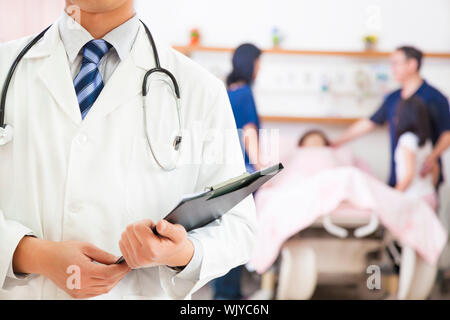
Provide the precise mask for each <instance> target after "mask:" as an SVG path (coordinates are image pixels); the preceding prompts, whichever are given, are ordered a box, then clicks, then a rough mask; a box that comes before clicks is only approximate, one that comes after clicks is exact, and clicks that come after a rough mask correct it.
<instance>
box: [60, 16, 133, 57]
mask: <svg viewBox="0 0 450 320" xmlns="http://www.w3.org/2000/svg"><path fill="white" fill-rule="evenodd" d="M139 27H140V23H139V19H138V18H137V16H136V15H135V16H134V17H133V18H131V19H129V20H128V21H126V22H125V23H123V24H121V25H120V26H118V27H117V28H115V29H114V30H112V31H110V32H109V33H108V34H106V35H105V36H104V37H103V39H104V40H105V41H108V42H109V43H110V44H111V45H112V46H113V47H114V49H115V50H116V52H117V55H118V56H119V58H120V60H121V61H123V60H125V59H126V58H127V57H128V55H129V54H130V52H131V48H132V47H133V44H134V41H135V40H136V36H137V33H138V30H139ZM59 33H60V36H61V40H62V42H63V44H64V47H65V49H66V52H67V56H68V57H69V61H70V63H73V62H74V61H75V58H76V57H77V56H78V54H79V53H80V51H81V49H82V48H83V47H84V45H85V44H86V43H88V42H89V41H91V40H93V39H94V38H93V37H92V35H91V34H90V33H89V32H88V31H87V30H86V29H85V28H83V27H82V26H81V25H80V24H79V23H78V22H76V21H75V20H74V19H72V18H71V17H70V16H69V15H68V14H67V13H66V12H64V14H63V18H62V19H61V20H60V22H59Z"/></svg>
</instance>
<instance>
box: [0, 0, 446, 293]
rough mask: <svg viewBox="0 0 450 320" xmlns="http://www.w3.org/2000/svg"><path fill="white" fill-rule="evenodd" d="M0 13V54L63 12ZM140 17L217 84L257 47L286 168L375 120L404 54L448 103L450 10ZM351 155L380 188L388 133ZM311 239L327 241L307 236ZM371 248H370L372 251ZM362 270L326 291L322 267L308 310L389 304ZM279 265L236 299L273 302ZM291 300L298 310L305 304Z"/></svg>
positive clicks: (36, 7)
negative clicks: (346, 303) (303, 153)
mask: <svg viewBox="0 0 450 320" xmlns="http://www.w3.org/2000/svg"><path fill="white" fill-rule="evenodd" d="M0 8H1V10H0V42H5V41H9V40H13V39H16V38H19V37H22V36H25V35H30V34H33V33H37V32H38V31H40V30H41V29H43V28H44V27H45V26H47V25H48V24H50V23H52V22H53V21H55V20H56V19H57V18H58V17H59V16H60V15H61V13H62V10H63V8H64V1H63V0H14V1H10V0H0ZM136 11H137V13H138V15H139V17H140V18H141V19H143V20H144V21H145V22H147V23H148V24H149V25H150V26H151V28H152V31H153V32H154V33H155V34H156V36H157V38H158V39H159V40H162V41H164V42H167V44H169V45H171V46H174V48H175V49H176V50H179V51H180V52H182V53H183V54H186V55H188V56H189V57H190V58H192V59H193V60H195V61H196V62H198V63H199V64H200V65H202V66H204V67H205V68H207V69H208V70H209V71H211V72H212V73H213V74H215V75H216V76H217V77H219V78H221V79H223V80H224V81H225V79H226V77H227V75H228V74H229V73H230V71H231V67H232V66H231V61H232V55H233V52H234V49H235V48H236V47H237V46H239V45H240V44H242V43H253V44H255V45H256V46H258V47H259V48H261V49H262V50H263V54H262V56H261V66H260V72H259V75H258V78H257V79H256V81H255V82H254V84H253V87H252V89H253V93H254V97H255V102H256V106H257V110H258V114H259V117H260V121H261V127H262V128H265V129H275V130H277V132H278V134H279V141H280V143H279V150H277V152H278V157H279V159H282V160H283V159H287V158H288V157H289V155H290V152H291V151H292V150H293V149H295V148H296V145H297V143H298V139H299V137H300V136H301V135H302V134H303V133H304V132H306V131H307V130H310V129H312V128H314V129H320V130H323V131H324V132H326V134H327V136H328V137H330V138H332V139H333V138H335V137H338V136H339V135H340V134H341V133H342V132H344V130H345V129H347V128H348V127H349V126H350V125H351V124H352V123H354V122H355V121H356V120H357V119H359V118H362V117H368V116H370V115H372V114H373V113H374V112H375V110H377V109H378V108H379V107H380V105H381V103H382V101H383V97H384V96H385V95H386V94H388V93H390V92H391V91H392V90H393V89H396V88H397V87H398V84H397V83H396V82H395V81H394V79H393V77H392V74H391V71H390V62H389V57H390V54H391V52H392V51H394V50H395V49H396V48H397V47H399V46H402V45H412V46H416V47H417V48H419V49H421V50H422V51H423V52H424V53H425V58H424V63H423V67H422V71H421V74H422V75H423V77H424V78H425V79H426V80H427V81H428V82H429V83H430V84H431V85H433V86H434V87H436V88H437V89H439V90H440V91H441V92H442V93H443V94H444V95H446V96H447V97H448V96H450V1H448V0H426V1H425V0H395V1H392V0H317V1H309V0H295V1H294V0H276V1H275V0H245V1H243V0H228V1H211V0H190V1H183V0H165V1H154V0H136ZM261 139H264V137H261ZM261 145H262V146H263V145H264V143H261ZM262 148H263V147H262ZM348 148H349V150H350V151H351V152H352V154H353V155H354V156H355V157H357V158H359V159H361V160H362V161H364V162H365V163H366V164H367V166H368V167H369V168H370V170H371V172H373V174H374V175H375V176H376V177H377V178H379V179H380V180H382V181H386V180H387V178H388V175H389V159H390V156H391V155H390V149H389V133H388V130H387V129H386V128H385V127H380V128H377V129H376V130H375V132H374V133H372V134H370V135H367V136H365V137H363V138H361V139H358V140H355V141H353V142H351V143H350V144H349V145H348ZM443 159H444V160H443V163H444V166H443V169H444V172H445V174H444V175H445V176H446V177H447V180H448V178H450V154H449V153H448V152H447V153H446V154H445V155H444V158H443ZM447 184H448V183H447ZM447 184H444V185H443V186H442V187H441V191H440V192H441V194H442V196H441V201H442V200H444V202H445V201H447V200H448V199H449V196H448V195H449V194H450V192H449V191H448V190H449V187H448V185H447ZM446 208H447V207H446V206H445V205H441V211H442V212H441V213H440V217H441V219H442V221H443V223H444V225H445V226H446V228H447V229H448V215H447V213H446V212H444V211H445V210H447V209H446ZM442 217H443V218H442ZM306 231H308V230H306ZM312 232H320V231H318V230H313V231H312ZM312 237H313V238H314V239H315V238H317V237H319V238H320V237H322V235H318V234H316V233H314V235H313V236H312ZM373 237H374V239H371V240H370V241H375V242H376V241H378V240H379V238H377V236H376V235H374V236H373ZM326 241H331V240H329V239H328V240H326ZM339 241H344V240H339ZM349 241H350V240H349ZM367 241H369V240H367ZM370 243H371V244H370V245H369V246H368V247H370V246H371V245H372V244H373V243H372V242H370ZM350 245H351V246H353V245H355V246H356V247H357V248H359V249H355V250H356V251H355V252H359V254H360V256H361V257H363V256H364V259H366V257H367V253H368V252H369V253H370V251H371V250H372V249H371V250H369V249H367V248H366V247H364V245H363V246H362V247H358V245H359V244H358V243H356V242H355V243H354V244H350ZM322 246H323V244H322ZM330 246H331V247H333V251H334V252H336V250H337V251H338V252H339V250H342V252H344V251H346V250H347V249H346V247H345V245H343V246H342V247H341V246H340V244H337V247H334V244H330ZM324 250H325V249H324ZM352 250H353V249H352ZM358 250H359V251H358ZM372 251H373V250H372ZM356 255H357V254H356ZM448 256H449V254H448V253H447V252H444V254H443V257H442V258H441V262H440V270H447V268H449V265H450V262H449V261H448V260H449V258H448ZM352 257H354V256H352ZM338 259H339V258H338ZM341 259H344V258H341ZM348 259H350V260H351V258H348ZM355 259H356V258H355ZM358 259H360V260H358V262H355V263H353V264H352V263H350V264H349V265H348V266H346V265H344V264H342V265H341V266H340V267H339V268H338V269H339V270H338V272H335V273H336V274H339V277H337V278H339V279H341V280H342V279H347V278H346V277H342V274H347V275H348V276H349V277H348V278H349V279H350V280H349V281H346V280H345V281H344V280H343V281H341V282H340V281H336V277H335V278H334V279H332V280H330V281H328V280H327V279H331V278H332V277H328V278H327V274H328V275H330V274H332V273H333V272H332V271H330V270H329V269H327V268H324V267H323V266H322V267H321V266H320V263H319V262H320V259H318V260H317V261H319V262H317V270H318V271H317V272H316V274H317V275H318V276H317V278H318V280H317V283H316V284H315V285H314V288H313V290H312V295H311V294H310V295H309V296H308V295H306V296H305V298H310V297H312V298H356V299H358V298H361V299H365V298H382V297H387V296H389V294H390V293H389V292H387V291H389V290H388V287H389V286H390V284H385V283H383V290H378V291H371V290H368V289H367V287H366V279H367V274H366V268H365V267H366V266H367V263H366V260H364V259H363V258H358ZM279 260H280V259H278V262H277V263H276V264H275V265H274V267H273V268H272V269H271V272H270V274H269V275H266V277H264V276H261V275H260V274H257V273H255V272H254V271H252V270H250V271H249V270H247V269H245V268H244V270H243V273H242V278H241V281H242V291H243V295H244V296H246V297H252V296H253V295H255V294H258V293H259V294H264V292H263V291H261V288H263V289H265V290H266V292H265V294H266V295H265V296H264V295H263V296H259V297H266V298H276V295H277V290H279V288H278V287H279V285H280V281H281V280H280V277H281V276H282V275H280V272H281V271H280V270H282V269H283V266H284V265H283V264H282V263H281V262H280V261H279ZM347 271H348V272H347ZM440 277H441V278H442V279H444V278H445V273H439V274H438V276H437V279H438V280H436V285H435V287H434V288H433V291H432V294H431V297H432V298H446V297H447V298H448V297H449V295H448V293H447V291H446V289H445V283H444V282H445V281H444V280H445V279H444V280H442V279H441V278H440ZM355 279H356V280H355ZM439 279H441V280H442V281H441V282H439ZM299 281H300V280H299ZM300 283H301V281H300ZM299 285H300V284H299ZM393 286H395V284H394V285H393ZM277 288H278V289H277ZM286 290H287V291H289V290H291V291H292V289H286ZM393 290H394V289H393ZM294 291H295V290H294ZM394 291H395V290H394ZM278 294H279V295H280V292H279V291H278ZM212 295H213V293H212V289H211V287H209V286H208V287H205V288H204V289H202V290H200V292H198V293H197V294H196V295H195V296H194V298H199V299H210V298H212ZM291 297H293V298H302V296H301V294H299V295H298V296H295V294H294V295H293V296H291Z"/></svg>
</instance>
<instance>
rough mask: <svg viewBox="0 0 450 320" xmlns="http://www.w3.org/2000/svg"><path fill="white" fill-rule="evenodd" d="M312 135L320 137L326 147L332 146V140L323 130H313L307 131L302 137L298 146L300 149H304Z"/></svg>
mask: <svg viewBox="0 0 450 320" xmlns="http://www.w3.org/2000/svg"><path fill="white" fill-rule="evenodd" d="M312 135H317V136H320V137H321V138H322V139H323V142H324V143H325V146H327V147H329V146H330V145H331V143H330V140H329V139H328V137H327V135H326V134H325V132H323V131H322V130H319V129H313V130H309V131H306V132H305V133H304V134H303V135H302V136H301V138H300V139H299V140H298V146H299V147H303V145H304V144H305V141H306V139H307V138H308V137H310V136H312Z"/></svg>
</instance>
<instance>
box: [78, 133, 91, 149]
mask: <svg viewBox="0 0 450 320" xmlns="http://www.w3.org/2000/svg"><path fill="white" fill-rule="evenodd" d="M87 141H88V137H87V136H86V135H85V134H84V133H80V134H79V135H78V137H77V142H78V144H79V145H80V146H83V145H85V144H86V143H87Z"/></svg>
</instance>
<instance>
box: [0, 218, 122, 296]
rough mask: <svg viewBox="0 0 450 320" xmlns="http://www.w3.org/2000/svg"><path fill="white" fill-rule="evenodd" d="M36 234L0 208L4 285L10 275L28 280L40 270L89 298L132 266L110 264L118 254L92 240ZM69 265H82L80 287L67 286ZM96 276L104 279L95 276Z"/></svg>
mask: <svg viewBox="0 0 450 320" xmlns="http://www.w3.org/2000/svg"><path fill="white" fill-rule="evenodd" d="M32 234H33V232H32V231H31V230H30V229H28V228H27V227H25V226H24V225H22V224H20V223H18V222H17V221H14V220H8V219H6V218H5V216H4V214H3V213H2V212H1V211H0V256H1V258H0V289H1V288H2V287H4V285H5V282H6V281H7V278H12V279H16V280H21V281H27V275H28V274H39V275H42V276H44V277H46V278H49V279H50V280H52V281H53V282H54V283H55V284H56V285H57V286H58V287H59V288H61V289H62V290H64V291H65V292H67V293H68V294H69V295H71V296H72V297H74V298H88V297H94V296H98V295H100V294H103V293H106V292H108V291H109V290H110V289H111V288H113V287H114V286H115V285H116V284H117V283H118V282H119V281H120V280H121V279H122V278H123V277H124V276H125V275H126V274H127V273H128V272H129V270H130V269H129V268H128V266H127V265H123V266H114V265H112V266H109V264H112V263H114V261H115V259H116V257H114V256H113V255H110V254H108V253H106V252H104V251H102V250H100V249H98V248H96V247H94V246H93V245H90V244H88V243H80V242H52V241H46V240H43V239H38V238H36V237H34V236H28V235H32ZM93 261H97V262H100V263H101V264H96V263H94V262H93ZM105 264H108V265H105ZM69 266H76V267H79V270H80V272H81V278H82V279H80V283H81V286H80V287H79V288H76V287H75V288H69V287H68V286H67V283H66V281H67V279H68V278H69V276H70V274H69V273H67V268H68V267H69ZM96 276H99V277H100V278H102V279H103V280H99V279H97V280H95V279H94V278H95V277H96Z"/></svg>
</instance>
